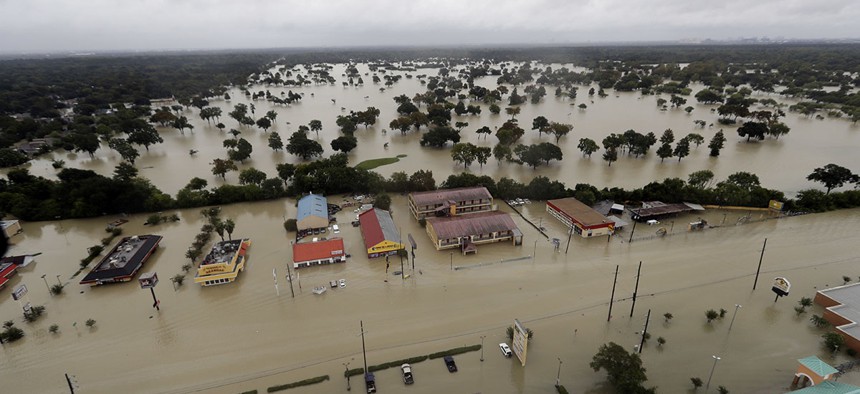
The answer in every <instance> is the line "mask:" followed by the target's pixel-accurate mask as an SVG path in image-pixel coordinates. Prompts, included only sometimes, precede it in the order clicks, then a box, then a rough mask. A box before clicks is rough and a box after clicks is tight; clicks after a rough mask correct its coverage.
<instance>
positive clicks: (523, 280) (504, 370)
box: [0, 196, 860, 393]
mask: <svg viewBox="0 0 860 394" xmlns="http://www.w3.org/2000/svg"><path fill="white" fill-rule="evenodd" d="M339 200H340V198H332V201H333V202H339ZM504 209H506V210H507V209H508V208H504ZM543 209H544V208H543V204H542V203H538V202H533V203H531V204H530V205H526V206H525V207H524V209H523V214H524V215H525V217H527V218H529V219H531V220H535V221H537V222H539V223H541V224H542V225H543V226H544V227H546V228H547V230H548V233H549V235H550V237H551V238H552V237H557V238H561V239H562V245H561V248H560V250H558V251H555V250H553V247H552V245H551V244H550V243H549V242H548V241H547V240H546V239H544V238H543V237H542V236H540V235H539V234H538V233H537V231H536V230H535V229H534V228H533V227H531V226H530V225H528V223H526V222H525V221H524V220H523V219H522V218H520V217H519V216H514V217H515V220H516V222H517V223H518V225H519V226H520V227H521V229H523V231H524V233H525V241H524V245H523V246H520V247H515V246H512V245H510V244H507V243H504V244H495V245H488V246H481V247H480V248H479V252H478V253H477V254H476V255H470V256H467V257H463V256H460V255H457V254H454V255H451V254H450V253H449V252H437V251H435V250H433V249H432V248H431V246H430V244H429V241H428V238H427V236H426V235H424V234H423V232H422V229H420V228H419V226H418V224H417V223H416V222H415V221H414V220H413V219H412V218H411V215H409V214H408V210H407V207H406V203H405V199H404V198H402V197H400V196H397V197H396V198H395V199H394V204H393V210H394V218H395V222H396V223H397V225H398V226H399V227H400V228H401V229H402V233H403V234H404V237H406V235H407V234H410V233H411V234H413V236H414V238H415V239H416V241H417V242H418V250H417V259H416V262H415V264H416V267H415V271H412V269H411V266H410V264H409V263H405V266H406V272H407V273H410V274H412V276H411V277H409V278H407V279H406V280H402V279H400V278H399V277H397V276H394V275H393V273H392V272H393V271H395V270H399V269H400V267H399V262H398V261H397V260H392V264H391V270H390V272H389V273H388V274H386V273H385V263H384V260H381V259H376V260H372V261H368V259H367V258H366V257H365V256H364V255H363V254H362V249H363V245H362V240H361V235H360V233H359V230H358V229H357V228H353V227H351V226H349V225H348V224H347V223H348V222H349V221H350V220H351V216H352V215H354V214H353V213H352V212H351V211H346V212H341V213H340V214H339V215H338V219H339V222H340V223H341V224H342V226H341V228H342V230H341V235H342V236H343V237H344V239H345V240H346V244H347V250H348V252H349V253H351V254H352V258H351V259H349V261H348V262H347V263H345V264H341V265H336V266H325V267H315V268H311V269H304V270H301V271H300V281H298V282H295V283H294V285H295V286H294V290H295V293H296V295H295V298H293V297H291V296H290V291H289V286H288V284H287V283H286V282H285V278H284V274H285V267H286V264H287V261H289V259H290V258H291V252H290V250H289V248H288V245H289V242H288V241H287V239H288V238H287V237H286V234H285V233H284V232H283V229H282V227H281V222H282V220H283V217H284V216H287V217H290V216H293V215H295V207H294V203H293V202H292V201H289V200H280V201H270V202H260V203H253V204H236V205H232V206H226V207H224V209H223V215H222V216H223V217H230V218H233V219H234V220H235V221H236V230H235V233H234V236H241V237H250V238H252V239H253V246H252V247H251V249H250V254H249V256H250V257H249V262H248V269H247V271H246V272H244V273H242V274H241V276H240V278H239V280H238V281H237V282H236V283H233V284H231V285H224V286H217V287H210V288H201V287H199V286H197V285H195V284H193V283H191V281H190V277H189V279H188V280H186V283H185V285H184V286H182V287H180V288H178V289H173V288H172V286H171V284H170V282H169V281H168V280H167V278H169V277H171V276H173V275H175V274H177V273H179V272H181V269H180V267H181V265H182V264H184V263H186V262H187V260H186V259H184V258H183V255H184V251H185V249H186V248H187V247H188V245H189V244H190V242H191V240H192V239H193V236H194V234H196V232H197V231H198V229H199V227H200V226H201V225H202V220H201V217H200V214H199V212H198V211H197V210H185V211H180V212H179V214H180V216H181V218H182V221H180V222H178V223H172V224H166V225H161V226H158V227H155V228H149V227H145V226H143V225H142V223H143V221H144V220H145V215H136V216H131V217H130V218H129V219H131V220H130V222H129V223H127V224H125V225H123V229H124V232H125V234H142V233H149V232H156V233H158V234H161V235H164V236H165V240H164V241H163V242H162V245H161V247H160V248H159V250H158V252H157V253H156V254H155V255H154V256H153V258H152V259H151V260H150V261H149V262H148V263H147V265H146V266H145V267H144V269H143V271H157V272H158V273H159V275H160V276H161V278H162V281H161V283H160V284H159V286H158V287H157V288H156V294H157V295H158V298H159V299H160V300H161V311H160V312H157V311H155V310H154V309H152V306H151V298H150V294H149V292H148V291H146V290H141V289H140V288H139V287H138V285H137V284H136V283H125V284H117V285H108V286H102V287H97V288H89V287H83V286H80V285H77V280H79V279H80V276H78V277H76V278H74V279H70V275H71V274H73V273H74V272H75V271H76V269H77V266H78V264H77V262H78V260H79V259H80V258H82V257H83V256H84V253H85V252H84V250H85V248H86V247H87V246H90V245H91V244H94V243H95V242H97V239H99V238H100V237H102V235H103V233H104V232H103V229H104V226H105V225H106V224H107V222H109V221H110V220H113V218H112V217H106V218H98V219H87V220H64V221H59V222H55V223H49V222H41V223H27V224H26V225H25V232H24V234H22V235H21V236H19V237H20V238H18V240H17V243H16V245H15V246H14V249H13V250H12V253H14V254H18V253H30V252H37V251H38V252H42V253H43V254H42V255H41V256H39V257H38V260H37V263H35V266H33V267H32V268H29V267H28V268H27V269H24V270H22V272H21V274H20V275H18V276H17V277H15V278H14V279H13V281H12V283H11V284H12V285H13V286H15V285H18V284H26V285H27V287H28V288H29V289H30V294H29V296H30V298H31V301H32V302H33V304H35V305H39V304H43V305H45V307H46V315H45V316H44V317H43V318H41V319H40V320H39V321H37V322H35V323H32V324H28V323H24V322H23V321H22V319H21V315H20V309H19V307H18V305H17V304H16V303H15V302H14V301H12V300H11V299H9V298H8V297H7V298H4V301H2V302H1V303H0V315H2V316H3V320H7V319H14V320H15V321H16V324H17V325H18V326H20V327H22V328H23V329H24V330H25V332H26V337H25V338H24V339H23V340H22V341H19V342H18V343H14V344H9V345H5V346H4V347H3V348H2V352H3V356H2V358H0V378H2V379H3V381H4V382H5V383H4V387H5V388H7V389H10V390H12V391H10V392H40V393H43V392H44V393H53V392H56V393H60V392H64V390H65V381H64V377H63V374H64V373H70V374H73V375H75V376H76V377H77V379H78V382H79V384H80V386H81V390H80V391H81V392H88V393H112V392H163V393H187V392H212V393H237V392H242V391H245V390H251V389H259V390H264V389H265V388H266V387H269V386H272V385H276V384H283V383H288V382H292V381H297V380H301V379H305V378H310V377H313V376H318V375H325V374H327V375H329V376H331V380H330V381H327V382H324V383H321V384H318V385H315V386H311V387H307V388H303V389H297V390H295V391H296V392H299V393H331V392H343V391H345V390H346V387H345V386H346V382H345V381H344V379H343V378H342V376H343V375H342V371H343V369H344V366H343V363H346V362H349V363H350V364H349V365H350V368H353V367H357V366H360V365H361V363H362V357H361V338H360V329H359V322H360V321H364V327H365V330H366V334H365V339H366V343H367V358H368V363H369V364H371V365H372V364H378V363H382V362H387V361H391V360H396V359H401V358H407V357H412V356H416V355H422V354H429V353H432V352H435V351H439V350H443V349H448V348H453V347H457V346H463V345H473V344H478V343H481V338H480V337H481V336H485V337H486V338H485V340H484V345H485V346H486V347H485V352H484V361H483V362H481V361H480V352H473V353H467V354H464V355H460V356H457V357H456V360H457V363H458V366H459V367H460V371H459V372H457V373H456V374H449V373H448V372H447V370H446V369H445V368H444V365H443V363H442V362H441V360H428V361H425V362H422V363H418V364H415V365H414V373H415V377H416V384H415V385H414V386H411V387H409V390H411V391H415V392H423V393H431V392H440V391H441V390H448V391H451V392H468V393H474V392H484V393H552V392H554V391H553V390H554V388H553V384H554V383H555V377H556V373H557V368H558V359H559V358H560V359H561V360H562V362H563V364H562V368H561V382H562V384H564V385H565V386H566V387H567V388H568V390H570V391H571V392H585V393H609V392H611V390H610V389H609V388H607V387H605V385H604V383H603V382H604V380H605V377H604V373H602V372H601V373H595V372H594V371H592V370H591V369H590V368H589V367H588V362H589V361H590V359H591V357H592V356H593V355H594V353H595V352H596V351H597V348H598V347H599V345H600V344H603V343H606V342H608V341H615V342H617V343H619V344H621V345H623V346H625V347H626V348H627V349H629V350H632V349H633V347H634V345H636V344H637V343H638V340H639V339H638V336H637V335H636V332H638V331H639V330H641V328H642V325H643V324H644V321H645V314H646V312H647V310H648V309H651V311H652V314H651V323H650V326H649V332H650V333H651V334H652V336H653V337H652V339H651V341H650V342H649V343H648V344H646V346H645V348H644V351H643V353H642V357H643V360H644V365H645V367H646V368H647V369H648V376H649V384H652V385H656V386H658V387H659V390H660V392H666V393H673V392H685V390H687V389H688V387H691V385H690V384H689V378H690V377H694V376H698V377H701V378H702V379H706V378H707V375H708V373H709V371H710V368H711V365H712V360H713V359H712V358H711V355H718V356H720V357H722V360H721V361H720V362H719V364H718V365H717V368H716V371H715V373H714V378H713V383H712V384H713V385H714V386H716V385H725V386H726V387H728V388H729V389H730V390H732V391H733V392H757V393H780V392H783V391H784V390H785V388H786V387H787V386H788V385H789V384H790V381H791V378H792V373H793V371H794V369H795V367H796V361H795V360H796V359H798V358H801V357H805V356H808V355H813V354H814V355H818V356H819V357H822V358H823V359H825V360H827V361H830V362H832V363H834V364H837V363H839V362H842V361H845V356H844V355H838V356H837V357H836V358H835V359H834V358H833V357H832V356H831V355H830V354H828V353H827V352H826V351H825V350H823V348H822V347H821V343H820V342H821V341H820V339H819V336H820V335H821V333H822V331H821V330H819V329H815V328H813V327H812V326H811V325H810V323H809V322H808V318H809V316H810V315H811V314H812V313H819V314H820V313H821V311H820V308H818V307H815V308H812V310H810V311H809V312H807V313H806V314H804V315H802V316H800V317H797V316H796V315H795V312H794V310H793V307H794V306H795V305H797V304H796V303H797V301H798V300H799V299H800V297H802V296H807V297H811V296H813V295H814V291H815V289H816V288H824V287H827V286H835V285H840V284H841V283H842V281H841V277H842V275H849V276H852V277H853V276H855V275H856V272H855V271H856V267H857V262H858V259H860V256H858V250H857V248H856V246H854V245H857V244H858V242H860V235H858V234H857V232H856V231H855V229H856V228H857V226H858V224H860V210H848V211H840V212H831V213H826V214H818V215H806V216H799V217H792V218H783V219H779V220H762V221H758V222H755V223H750V224H746V225H741V226H736V225H733V224H732V223H734V222H736V221H737V218H738V217H740V216H742V215H744V214H745V213H738V212H725V214H726V216H727V217H728V218H727V219H726V223H728V224H727V225H725V226H722V227H720V228H714V229H708V230H705V231H701V232H694V233H691V232H687V231H686V229H685V226H681V225H680V224H681V223H686V222H689V221H693V220H694V219H697V218H698V217H699V216H701V215H691V216H688V217H684V216H679V217H677V218H675V219H673V220H674V221H675V222H677V224H678V225H675V226H674V228H673V230H672V233H671V235H670V236H667V237H664V238H655V239H649V240H642V241H635V242H633V243H628V242H626V240H627V236H629V230H625V231H624V232H622V233H621V235H619V236H616V237H613V238H612V240H611V241H609V242H607V241H606V239H605V238H602V239H592V240H584V239H577V238H574V239H573V240H572V241H571V244H570V247H569V249H568V251H567V253H565V246H566V239H565V238H564V235H565V231H564V229H563V228H562V227H561V225H560V224H559V223H558V222H556V221H555V220H554V219H552V218H551V217H549V216H548V215H546V214H545V213H543ZM723 213H724V212H719V211H714V212H706V213H705V216H704V217H705V218H707V219H709V221H711V222H712V223H715V224H717V223H719V222H721V221H722V218H723ZM753 218H754V219H759V218H756V217H753ZM762 219H764V218H762ZM665 223H668V221H664V224H665ZM643 228H644V229H643ZM653 229H654V228H653V227H651V228H649V227H648V226H639V228H637V230H636V232H637V238H638V237H639V235H640V234H642V235H645V234H647V232H648V231H650V230H653ZM764 238H768V245H767V251H766V253H765V256H764V261H763V265H762V275H761V278H760V280H759V283H758V289H757V290H755V291H752V284H753V278H754V273H755V268H756V264H757V262H758V258H759V253H760V250H761V246H762V242H763V241H764ZM535 241H537V242H535ZM533 253H535V254H536V258H535V259H530V258H526V259H523V260H518V261H511V262H504V263H502V262H501V261H503V260H509V259H513V258H517V257H528V256H531V255H532V254H533ZM640 260H641V261H643V269H642V275H641V281H640V291H639V294H640V297H639V299H638V300H637V303H636V307H635V311H634V313H633V317H632V318H631V317H629V315H630V309H631V301H630V296H631V294H632V292H633V287H634V284H635V276H636V267H637V265H638V262H639V261H640ZM480 264H483V265H480ZM616 264H617V265H619V266H620V273H619V277H618V288H617V291H616V297H615V299H616V301H617V302H616V303H615V305H614V309H613V317H612V320H611V321H610V322H607V321H606V320H607V313H608V302H609V298H610V297H609V296H610V291H611V286H612V277H613V275H614V270H615V265H616ZM451 265H453V266H455V267H458V268H459V269H457V270H453V271H452V270H451V268H450V267H451ZM478 265H480V266H478ZM470 266H471V267H470ZM273 268H274V269H276V270H277V273H278V276H279V279H278V282H279V291H280V296H277V295H276V292H275V289H274V286H273V281H272V276H271V273H272V269H273ZM42 274H47V277H48V279H50V280H51V282H53V281H54V280H55V279H56V278H55V277H56V275H60V280H62V281H63V282H64V283H68V284H69V285H68V286H67V287H66V291H65V293H64V294H63V295H60V296H56V297H51V296H50V295H49V294H48V290H47V288H45V284H44V283H43V281H42V280H41V275H42ZM775 276H785V277H787V278H789V280H791V281H792V284H793V287H792V292H791V295H789V296H788V297H786V298H783V299H780V300H779V301H778V302H776V303H774V301H773V293H771V291H770V289H769V288H770V281H771V280H772V278H773V277H775ZM340 278H344V279H346V280H347V287H346V288H344V289H334V290H329V291H328V292H326V293H325V294H323V295H314V294H312V292H311V289H312V288H313V287H314V286H319V285H324V284H326V283H328V281H329V280H332V279H340ZM386 280H387V281H386ZM299 286H301V288H300V287H299ZM4 292H5V293H8V292H9V290H4ZM734 304H742V305H743V307H742V308H741V309H740V310H739V311H738V314H737V318H736V321H735V322H734V326H733V328H732V331H731V332H729V331H728V325H729V318H730V317H731V314H732V312H733V310H734V307H733V306H734ZM711 308H714V309H719V308H725V309H727V310H729V315H727V316H726V318H724V319H721V320H720V319H718V320H717V321H715V322H713V323H711V324H707V323H706V319H705V317H704V311H705V310H707V309H711ZM666 312H671V313H672V314H673V315H674V318H673V319H672V320H671V321H670V322H669V323H665V322H664V319H663V318H662V315H663V314H664V313H666ZM88 318H92V319H95V320H96V321H97V324H96V326H95V328H93V329H89V328H87V327H85V326H84V325H83V323H84V321H85V320H86V319H88ZM515 318H516V319H519V320H520V321H521V322H523V323H524V324H525V325H526V326H527V327H529V328H531V329H532V330H534V332H535V336H534V338H533V339H532V340H531V342H530V344H529V357H528V364H527V365H526V367H524V368H523V367H521V366H519V364H518V363H517V362H516V361H513V360H510V359H505V358H503V357H502V356H501V354H500V353H499V351H498V347H497V346H496V345H497V344H498V343H499V342H503V341H505V337H504V328H505V327H506V326H507V325H509V324H511V322H512V321H513V319H515ZM74 323H77V326H74V325H73V324H74ZM51 324H58V325H59V326H60V332H59V333H58V334H50V333H49V332H48V331H47V330H48V327H49V326H50V325H51ZM661 336H662V337H664V338H665V339H666V341H667V342H666V344H665V345H663V346H662V347H658V346H657V344H656V338H657V337H661ZM376 375H377V379H378V386H379V388H380V392H400V391H402V390H404V386H402V382H401V381H400V375H399V372H398V370H396V369H390V370H385V371H380V372H378V373H377V374H376ZM851 379H854V380H860V378H858V377H857V376H855V375H852V374H848V375H846V377H843V378H842V380H843V381H851ZM352 383H353V384H354V385H355V386H356V387H361V381H360V378H353V379H352Z"/></svg>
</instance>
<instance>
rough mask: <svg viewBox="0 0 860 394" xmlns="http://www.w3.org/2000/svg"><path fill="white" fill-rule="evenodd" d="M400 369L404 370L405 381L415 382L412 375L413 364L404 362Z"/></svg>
mask: <svg viewBox="0 0 860 394" xmlns="http://www.w3.org/2000/svg"><path fill="white" fill-rule="evenodd" d="M400 370H401V371H403V383H406V384H412V383H415V379H414V378H413V377H412V366H410V365H409V364H403V365H401V366H400Z"/></svg>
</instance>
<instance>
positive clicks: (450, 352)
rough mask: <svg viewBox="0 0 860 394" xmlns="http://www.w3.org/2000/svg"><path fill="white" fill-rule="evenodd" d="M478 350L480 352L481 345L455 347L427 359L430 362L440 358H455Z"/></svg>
mask: <svg viewBox="0 0 860 394" xmlns="http://www.w3.org/2000/svg"><path fill="white" fill-rule="evenodd" d="M478 350H481V345H472V346H463V347H455V348H453V349H448V350H445V351H441V352H436V353H433V354H431V355H429V356H427V357H430V359H431V360H432V359H435V358H440V357H445V356H456V355H458V354H463V353H469V352H474V351H478Z"/></svg>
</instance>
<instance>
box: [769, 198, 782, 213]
mask: <svg viewBox="0 0 860 394" xmlns="http://www.w3.org/2000/svg"><path fill="white" fill-rule="evenodd" d="M784 205H785V203H784V202H782V201H777V200H770V202H769V203H768V204H767V207H768V208H770V209H772V210H774V211H782V207H783V206H784Z"/></svg>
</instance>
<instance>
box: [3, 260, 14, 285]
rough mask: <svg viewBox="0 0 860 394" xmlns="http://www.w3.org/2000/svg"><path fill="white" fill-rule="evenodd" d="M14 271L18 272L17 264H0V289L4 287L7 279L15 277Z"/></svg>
mask: <svg viewBox="0 0 860 394" xmlns="http://www.w3.org/2000/svg"><path fill="white" fill-rule="evenodd" d="M16 271H18V264H15V263H13V262H11V261H3V262H0V289H2V288H3V287H5V286H6V282H8V281H9V278H11V277H13V276H15V272H16Z"/></svg>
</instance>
